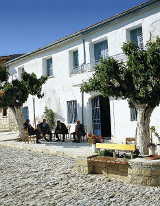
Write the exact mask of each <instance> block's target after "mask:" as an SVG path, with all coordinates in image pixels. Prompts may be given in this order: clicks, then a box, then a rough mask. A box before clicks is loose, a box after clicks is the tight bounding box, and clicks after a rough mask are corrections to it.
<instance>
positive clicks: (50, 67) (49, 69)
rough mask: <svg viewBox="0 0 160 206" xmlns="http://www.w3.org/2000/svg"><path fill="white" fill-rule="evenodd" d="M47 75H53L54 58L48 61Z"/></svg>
mask: <svg viewBox="0 0 160 206" xmlns="http://www.w3.org/2000/svg"><path fill="white" fill-rule="evenodd" d="M46 73H47V76H52V75H53V65H52V58H49V59H46Z"/></svg>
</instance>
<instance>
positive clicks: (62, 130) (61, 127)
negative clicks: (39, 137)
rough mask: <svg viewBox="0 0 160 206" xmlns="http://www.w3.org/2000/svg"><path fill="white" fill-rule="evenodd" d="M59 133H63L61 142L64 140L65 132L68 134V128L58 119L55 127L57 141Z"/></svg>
mask: <svg viewBox="0 0 160 206" xmlns="http://www.w3.org/2000/svg"><path fill="white" fill-rule="evenodd" d="M59 134H62V135H63V137H62V138H63V139H62V142H64V141H65V134H68V129H67V127H66V125H65V124H64V123H62V122H61V121H59V120H58V121H57V126H56V129H55V135H56V138H57V141H60V138H59Z"/></svg>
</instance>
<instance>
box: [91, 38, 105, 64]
mask: <svg viewBox="0 0 160 206" xmlns="http://www.w3.org/2000/svg"><path fill="white" fill-rule="evenodd" d="M107 56H108V42H107V40H105V41H101V42H99V43H96V44H94V57H95V62H97V63H98V62H99V60H100V58H107Z"/></svg>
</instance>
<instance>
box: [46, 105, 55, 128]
mask: <svg viewBox="0 0 160 206" xmlns="http://www.w3.org/2000/svg"><path fill="white" fill-rule="evenodd" d="M44 117H45V118H46V120H47V122H48V124H49V126H50V128H51V129H53V127H54V125H55V113H54V112H53V110H52V109H48V108H47V107H45V111H44Z"/></svg>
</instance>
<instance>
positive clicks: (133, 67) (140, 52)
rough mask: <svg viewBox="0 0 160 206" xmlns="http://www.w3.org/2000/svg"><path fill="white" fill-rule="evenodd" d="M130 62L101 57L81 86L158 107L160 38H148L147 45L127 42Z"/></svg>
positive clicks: (125, 50)
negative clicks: (142, 47) (139, 45)
mask: <svg viewBox="0 0 160 206" xmlns="http://www.w3.org/2000/svg"><path fill="white" fill-rule="evenodd" d="M122 50H123V52H124V53H125V55H126V56H127V58H128V60H127V62H125V63H124V62H119V61H118V60H115V59H113V58H108V59H101V62H100V64H98V65H97V66H96V67H95V73H94V75H93V76H92V77H91V78H90V79H89V81H88V82H85V83H84V84H83V85H82V87H81V90H82V91H85V92H91V91H97V92H99V93H101V94H102V95H104V96H113V97H116V98H118V97H121V98H124V99H128V100H130V101H131V102H132V103H134V104H147V105H148V106H151V107H155V106H157V105H159V102H160V38H157V39H156V41H154V42H151V41H149V42H148V43H147V45H146V48H145V49H140V48H138V47H137V46H135V45H134V44H133V43H132V42H128V43H124V44H123V47H122Z"/></svg>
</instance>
